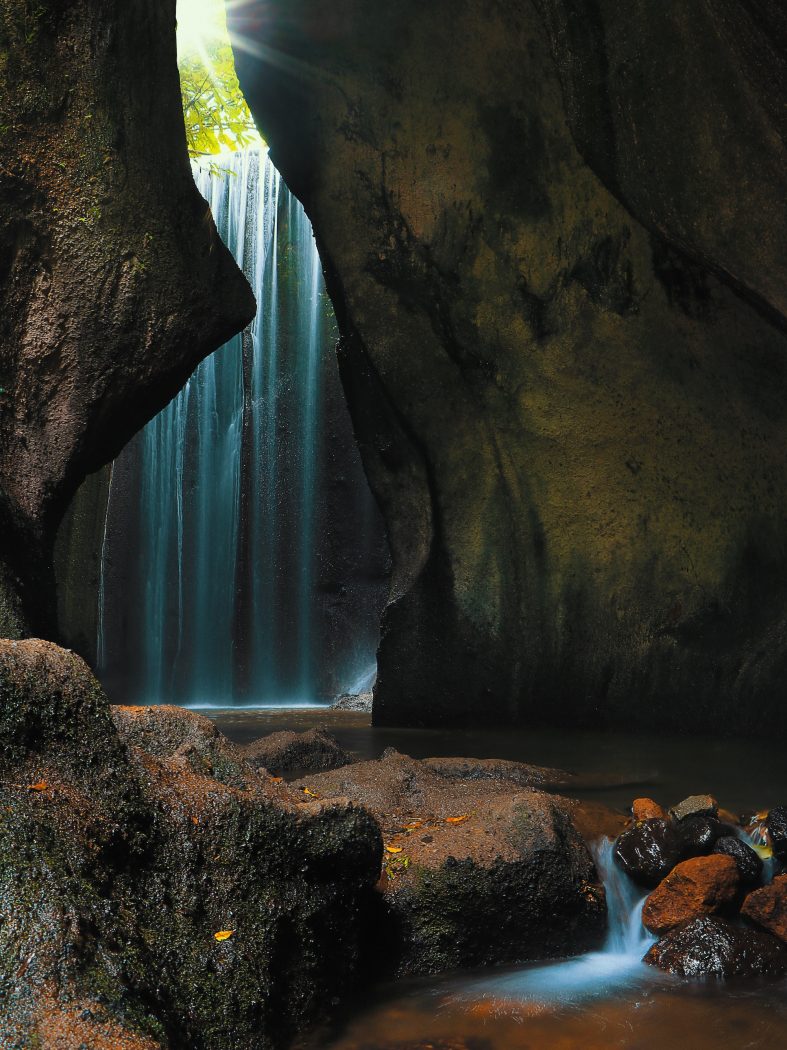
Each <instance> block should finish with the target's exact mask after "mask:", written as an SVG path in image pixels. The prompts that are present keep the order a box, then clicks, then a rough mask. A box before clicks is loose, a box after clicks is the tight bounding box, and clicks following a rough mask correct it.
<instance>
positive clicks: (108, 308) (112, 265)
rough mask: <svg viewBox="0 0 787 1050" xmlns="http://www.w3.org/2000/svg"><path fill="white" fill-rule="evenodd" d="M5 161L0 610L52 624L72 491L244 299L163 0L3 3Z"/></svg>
mask: <svg viewBox="0 0 787 1050" xmlns="http://www.w3.org/2000/svg"><path fill="white" fill-rule="evenodd" d="M140 56H144V59H145V64H144V70H143V69H142V68H141V66H140ZM0 161H1V163H0V536H1V537H2V540H0V563H2V564H1V565H0V581H1V582H0V589H1V590H2V592H3V593H2V597H0V622H1V625H2V628H3V633H5V634H21V633H24V632H25V630H26V629H27V628H33V629H35V630H38V631H47V632H49V633H50V634H51V633H52V632H53V630H54V626H53V625H54V618H55V610H54V604H55V599H54V584H53V572H52V544H53V540H54V533H55V529H56V527H57V523H58V520H59V518H60V516H61V514H62V512H63V510H64V508H65V506H66V504H67V502H68V500H69V498H70V496H71V495H72V494H73V492H74V491H75V489H76V487H77V485H78V484H79V482H80V481H81V480H82V478H83V477H84V476H85V474H87V473H88V472H90V471H94V470H97V469H98V468H99V467H101V466H102V465H103V464H104V463H106V462H108V461H109V460H111V459H112V457H113V456H114V455H115V454H116V453H117V452H118V451H119V450H120V448H122V446H123V445H124V444H125V443H126V442H127V441H128V439H129V438H130V437H131V435H132V434H133V433H134V432H135V431H136V430H138V429H139V427H140V426H141V425H142V424H143V423H144V422H145V421H146V420H147V419H148V418H150V416H152V415H153V414H154V413H155V412H156V411H158V409H160V408H161V407H163V405H164V404H166V402H167V401H168V400H169V399H170V398H171V397H172V396H173V395H174V394H175V392H176V391H177V389H178V388H179V387H180V386H181V385H182V383H183V382H184V381H185V379H186V377H187V376H188V375H189V373H190V372H191V371H192V370H193V369H194V367H195V366H196V365H197V363H198V362H199V361H200V360H201V359H202V358H203V357H204V356H205V355H206V354H208V353H210V352H211V351H212V350H214V349H215V348H216V347H217V346H219V345H220V344H221V343H223V342H224V341H225V340H226V339H227V338H228V337H229V336H230V335H232V334H233V333H234V332H236V331H238V330H239V329H240V328H241V327H242V326H243V325H244V324H245V323H246V322H247V321H248V320H249V319H250V317H251V316H252V315H253V312H254V302H253V297H252V295H251V292H250V290H249V288H248V285H247V284H246V282H245V280H244V279H243V278H242V276H241V275H240V273H239V272H238V270H237V268H236V266H235V264H234V263H233V261H232V259H231V257H230V255H229V253H228V252H227V251H226V249H225V248H224V246H223V244H222V243H221V241H220V240H219V238H218V236H217V235H216V231H215V227H214V225H213V221H212V219H211V217H210V214H209V213H208V211H207V210H206V206H205V202H204V201H203V199H202V198H201V197H200V195H199V194H198V193H197V191H196V189H195V187H194V184H193V181H192V178H191V173H190V170H189V164H188V158H187V156H186V148H185V132H184V129H183V118H182V112H181V101H180V91H179V83H178V73H177V60H176V46H175V0H165V2H163V3H159V2H154V0H140V2H138V3H135V4H133V5H132V4H125V3H121V2H120V0H109V2H107V0H72V2H70V3H67V4H63V3H58V2H55V0H41V2H40V3H36V4H35V5H31V4H19V3H12V2H5V0H4V2H3V3H1V4H0Z"/></svg>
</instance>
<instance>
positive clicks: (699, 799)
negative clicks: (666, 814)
mask: <svg viewBox="0 0 787 1050" xmlns="http://www.w3.org/2000/svg"><path fill="white" fill-rule="evenodd" d="M718 810H719V804H718V802H717V801H716V799H715V798H714V797H713V796H712V795H690V796H689V797H688V798H684V800H683V801H682V802H679V803H678V804H677V806H673V807H672V809H671V810H670V813H671V814H672V816H673V818H674V819H675V820H686V819H687V818H688V817H715V816H716V814H717V813H718Z"/></svg>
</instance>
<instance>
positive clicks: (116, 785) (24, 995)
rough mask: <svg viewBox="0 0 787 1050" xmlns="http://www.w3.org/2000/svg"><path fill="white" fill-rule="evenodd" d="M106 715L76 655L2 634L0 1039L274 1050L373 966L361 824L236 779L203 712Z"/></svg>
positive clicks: (22, 1046) (361, 816) (14, 1048)
mask: <svg viewBox="0 0 787 1050" xmlns="http://www.w3.org/2000/svg"><path fill="white" fill-rule="evenodd" d="M114 715H115V718H116V719H117V720H118V723H119V724H120V725H121V729H122V737H123V738H125V739H123V738H122V737H121V735H119V734H118V731H117V730H116V728H115V724H114V722H113V718H112V716H111V714H110V708H109V705H108V703H107V700H106V698H105V697H104V695H103V693H102V692H101V690H100V688H99V686H98V684H97V683H96V681H95V679H94V678H93V677H92V675H91V674H90V672H89V671H88V669H87V667H86V666H85V664H84V663H83V662H82V661H81V660H80V659H79V658H78V657H76V656H74V655H73V654H72V653H69V652H66V651H64V650H62V649H58V648H57V647H56V646H53V645H51V644H49V643H46V642H39V641H26V642H17V643H14V642H8V641H0V795H2V807H3V820H2V821H1V822H0V904H1V905H2V912H3V916H4V920H3V923H2V924H0V988H2V989H9V988H10V989H12V991H13V994H11V995H4V997H3V1009H2V1010H1V1011H0V1045H2V1046H3V1047H4V1048H7V1050H28V1048H30V1047H34V1046H51V1047H55V1046H63V1047H67V1048H68V1050H71V1048H72V1047H73V1048H74V1050H76V1047H78V1046H80V1045H83V1044H84V1045H86V1046H89V1047H91V1048H94V1050H119V1048H123V1050H150V1048H152V1047H158V1046H162V1047H167V1048H175V1047H189V1048H190V1050H230V1048H232V1050H251V1048H252V1047H253V1048H254V1050H257V1048H260V1050H268V1048H271V1050H273V1048H279V1047H285V1046H289V1045H290V1044H291V1042H292V1040H293V1038H294V1036H295V1035H296V1033H297V1032H298V1031H300V1030H302V1029H303V1028H304V1027H305V1026H306V1025H309V1024H312V1023H314V1022H319V1021H322V1020H323V1019H324V1018H326V1017H327V1015H328V1014H329V1013H330V1012H331V1010H332V1009H334V1007H335V1006H336V1005H337V1004H338V1003H339V1002H340V1001H341V1000H343V999H345V998H346V997H347V995H348V994H349V993H351V992H352V991H353V990H354V989H356V988H357V986H358V984H359V982H362V981H363V980H364V979H365V977H366V976H367V975H368V967H367V966H366V965H365V963H364V962H363V959H364V958H365V956H364V952H365V950H366V948H365V946H366V937H367V928H368V923H369V921H370V917H371V916H372V915H373V914H374V902H375V900H376V897H375V895H374V893H373V890H372V887H373V885H374V883H375V882H376V880H377V879H378V877H379V872H380V858H381V842H380V834H379V830H378V828H377V826H376V824H375V823H374V821H373V820H372V818H371V817H370V816H369V815H368V814H366V813H363V812H362V811H360V810H358V809H356V808H353V807H350V806H348V805H347V804H346V803H345V804H338V803H337V804H335V805H330V804H329V805H326V804H322V803H319V802H315V801H314V800H312V799H309V798H307V797H305V796H304V795H303V794H302V793H300V794H295V793H293V792H290V791H289V790H288V789H287V788H286V786H285V785H282V784H276V783H274V782H273V781H271V779H270V778H269V777H267V776H264V775H260V774H256V773H254V772H253V771H252V770H251V769H250V768H248V767H246V770H245V773H244V774H243V782H242V783H240V782H239V781H238V779H237V778H238V773H239V769H238V768H236V769H232V768H229V766H228V765H227V764H225V765H221V764H220V762H219V759H220V758H222V759H223V760H224V761H225V762H228V756H231V753H232V745H230V744H228V742H226V741H223V742H222V741H221V739H220V738H219V737H218V734H216V733H215V730H213V732H212V733H211V732H210V729H212V727H210V723H208V724H207V725H205V722H206V720H204V719H201V718H199V716H195V715H193V714H190V713H186V712H177V710H175V709H170V710H169V711H167V710H166V709H165V710H164V711H163V712H161V714H160V716H158V717H154V716H150V717H148V716H147V715H146V714H145V711H144V709H141V710H139V711H137V712H129V711H117V710H116V711H115V712H114ZM179 716H180V719H181V723H182V724H181V725H180V726H179V725H178V718H179ZM140 743H141V744H142V745H143V746H142V747H140V746H137V745H138V744H140ZM223 930H231V931H234V932H233V933H232V936H230V937H229V938H227V939H226V940H223V941H217V940H216V939H215V937H214V934H215V933H217V932H219V931H223ZM69 1039H71V1040H73V1041H72V1042H69ZM58 1040H59V1041H58Z"/></svg>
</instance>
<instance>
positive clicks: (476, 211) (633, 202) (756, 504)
mask: <svg viewBox="0 0 787 1050" xmlns="http://www.w3.org/2000/svg"><path fill="white" fill-rule="evenodd" d="M629 6H630V9H629ZM696 7H697V10H696V11H694V12H693V14H692V16H691V18H689V14H688V13H687V12H686V10H685V5H680V4H677V3H674V2H671V3H665V4H660V5H652V4H648V3H645V2H644V0H643V2H639V3H635V4H633V5H627V8H626V11H625V12H623V11H622V9H621V8H620V5H616V4H614V3H613V2H612V0H609V2H603V0H586V2H583V0H564V2H560V0H541V2H538V3H519V2H514V0H496V2H493V0H489V2H484V3H481V2H470V0H459V2H457V0H450V2H449V0H435V2H433V3H430V4H422V3H417V2H415V0H412V2H401V3H398V4H396V5H389V6H387V7H381V5H379V4H371V3H369V2H367V0H348V2H347V3H345V4H342V5H341V8H340V9H339V8H337V6H336V5H335V4H332V3H328V2H327V0H287V2H286V3H285V2H284V0H269V2H266V3H265V4H262V3H256V4H254V3H252V4H250V5H244V7H243V8H242V9H240V8H239V9H235V10H232V11H230V23H231V29H232V30H233V31H234V32H235V34H236V37H237V38H238V40H239V46H237V47H236V54H237V64H238V72H239V77H240V81H241V86H242V88H243V90H244V92H245V93H246V96H247V98H248V100H249V103H250V105H251V108H252V111H253V113H254V115H255V117H256V119H257V121H258V123H259V125H260V128H261V131H262V133H263V134H264V135H265V136H266V138H267V139H268V141H269V142H270V144H271V150H272V157H273V160H274V162H275V163H276V164H277V166H278V167H279V169H280V170H281V171H282V173H283V175H284V177H285V179H286V180H287V181H288V184H289V185H290V187H291V189H292V190H293V191H294V192H295V193H296V194H297V195H298V196H299V197H300V198H301V199H302V201H303V203H304V205H305V207H306V210H307V212H308V213H309V215H310V218H311V219H312V222H313V224H314V226H315V229H316V232H317V237H318V241H319V244H320V248H321V252H322V257H323V263H324V266H325V269H326V276H327V280H328V286H329V290H330V292H331V294H332V297H333V299H334V302H335V305H336V308H337V313H338V316H339V322H340V327H341V330H342V336H343V338H342V345H341V349H340V363H341V367H342V371H343V378H344V383H345V390H346V393H347V396H348V400H349V404H350V408H351V412H352V414H353V419H354V426H355V430H356V436H357V439H358V441H359V444H360V447H361V450H362V454H363V456H364V462H365V466H366V469H367V473H368V476H369V479H370V482H371V484H372V487H373V489H374V491H375V493H376V495H377V497H378V499H379V501H380V504H381V507H382V508H383V512H384V515H385V518H386V523H387V527H388V533H389V538H390V541H391V545H392V551H393V562H394V567H393V568H394V571H393V585H392V594H391V600H390V602H389V605H388V607H387V609H386V612H385V614H384V618H383V632H382V641H381V646H380V651H379V678H378V683H377V689H376V694H375V714H374V718H375V721H376V722H377V723H378V724H393V723H400V724H401V723H410V724H428V725H437V724H449V723H450V724H472V723H478V722H487V723H489V722H518V723H536V722H545V721H548V722H558V723H560V724H566V723H573V724H593V725H601V724H617V725H632V724H633V725H640V726H650V727H658V728H680V729H685V730H691V731H725V732H745V731H758V730H762V729H763V728H765V727H769V728H770V729H772V730H776V731H783V730H784V728H785V726H786V725H787V709H785V707H784V705H783V701H782V694H783V684H784V681H785V673H787V667H785V661H784V657H783V655H782V652H783V648H784V641H785V638H786V635H787V623H786V622H785V597H787V586H786V585H785V580H786V579H787V576H786V575H785V569H786V568H787V564H786V563H787V556H786V553H785V544H784V538H783V523H784V519H785V511H787V481H786V480H785V471H784V462H785V454H784V449H785V439H786V438H787V414H786V413H785V393H787V371H786V370H785V364H786V363H787V357H786V356H785V354H786V353H787V336H786V335H785V324H784V316H783V312H782V309H783V300H784V288H785V284H784V278H783V264H784V245H785V243H787V240H785V230H784V226H785V216H784V210H783V199H784V188H785V187H784V181H785V180H784V171H785V170H787V169H785V164H784V161H785V156H784V139H783V134H782V131H783V127H782V124H783V119H784V118H783V114H784V106H783V102H784V78H783V76H782V75H781V74H782V72H783V54H784V53H783V51H782V50H781V49H780V42H782V41H783V39H784V37H783V33H782V34H781V35H780V33H781V31H782V30H783V28H784V27H783V19H782V16H780V15H777V14H774V13H773V12H770V13H768V12H766V14H767V20H766V21H763V20H762V19H760V15H762V14H763V11H761V10H760V8H761V7H762V5H761V4H759V3H757V2H756V0H725V2H723V3H720V4H718V5H717V4H714V5H710V4H705V3H700V4H698V5H696ZM692 10H693V8H692ZM695 15H696V17H695ZM771 22H772V23H773V25H770V23H771ZM769 27H770V28H769ZM774 92H775V94H774Z"/></svg>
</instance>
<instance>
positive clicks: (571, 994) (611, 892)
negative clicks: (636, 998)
mask: <svg viewBox="0 0 787 1050" xmlns="http://www.w3.org/2000/svg"><path fill="white" fill-rule="evenodd" d="M614 847H615V844H614V842H613V841H612V840H611V839H602V840H601V841H600V842H598V843H596V845H595V847H594V849H593V851H592V852H593V858H594V860H595V862H596V867H597V870H598V873H599V877H600V879H601V881H602V883H603V885H604V892H605V894H606V899H607V937H606V941H605V943H604V947H603V948H602V949H601V950H600V951H597V952H588V953H587V954H586V955H581V956H579V957H578V958H575V959H568V960H566V961H565V962H555V963H547V964H539V965H534V966H528V967H525V968H522V969H519V970H516V971H515V972H513V973H508V974H504V975H502V976H492V977H484V978H481V979H480V980H478V981H475V982H473V983H472V984H471V985H470V986H469V988H468V989H467V990H466V991H463V993H462V995H461V996H460V997H459V998H460V999H461V1000H467V999H471V1000H476V999H479V998H488V997H492V998H508V999H511V1000H517V1001H520V1002H530V1003H540V1004H543V1003H550V1004H554V1003H561V1004H575V1003H577V1002H579V1001H581V1000H587V999H595V998H603V997H605V996H607V995H610V994H616V993H617V992H619V991H620V990H621V989H623V988H625V987H631V986H636V985H638V984H640V983H643V982H646V981H652V980H654V979H656V978H655V975H654V972H653V971H652V970H651V968H650V967H648V966H646V965H645V964H644V963H643V962H642V957H643V956H644V955H645V953H646V952H647V950H648V948H650V946H651V944H653V942H654V940H655V938H654V937H651V936H650V934H648V932H647V930H645V928H644V927H643V925H642V906H643V904H644V903H645V898H646V896H647V894H643V893H642V891H641V889H640V888H639V887H637V886H636V885H635V884H634V883H633V882H632V881H631V879H630V878H629V877H628V875H626V874H625V872H623V871H622V869H621V868H620V867H618V865H617V864H616V863H615V860H614Z"/></svg>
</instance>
